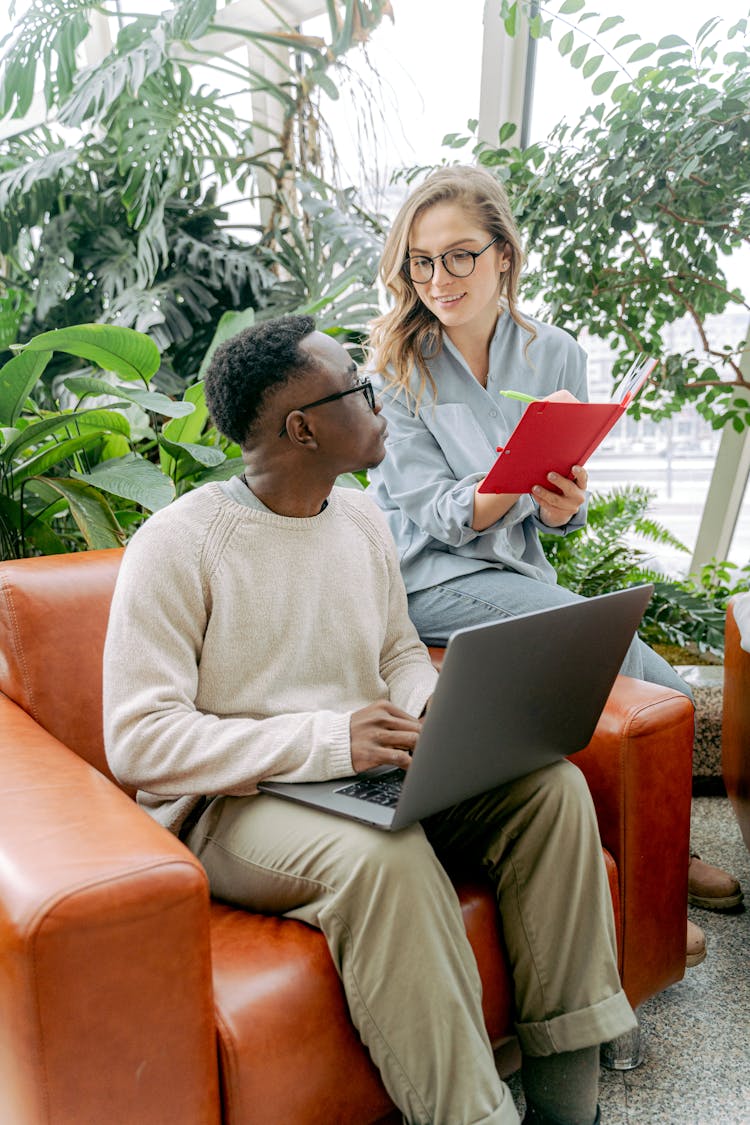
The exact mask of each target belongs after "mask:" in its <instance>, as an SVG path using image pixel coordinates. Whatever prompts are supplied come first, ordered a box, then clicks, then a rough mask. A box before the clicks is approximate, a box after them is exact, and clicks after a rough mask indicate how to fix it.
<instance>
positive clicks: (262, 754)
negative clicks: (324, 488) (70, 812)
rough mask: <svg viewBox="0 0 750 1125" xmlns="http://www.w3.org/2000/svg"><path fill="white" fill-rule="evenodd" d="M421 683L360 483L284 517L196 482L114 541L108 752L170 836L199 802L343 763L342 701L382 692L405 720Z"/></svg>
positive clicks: (387, 544)
mask: <svg viewBox="0 0 750 1125" xmlns="http://www.w3.org/2000/svg"><path fill="white" fill-rule="evenodd" d="M435 679H436V673H435V671H434V669H433V668H432V665H431V664H430V660H429V656H428V654H427V651H426V649H425V647H424V646H423V645H422V643H421V642H420V641H419V639H418V637H417V634H416V632H415V630H414V627H413V626H412V624H411V622H410V620H409V617H408V614H407V608H406V594H405V591H404V586H403V582H402V580H401V575H400V572H399V565H398V559H397V556H396V550H395V547H394V545H393V541H392V539H391V537H390V533H389V532H388V529H387V527H386V525H385V522H384V520H383V517H382V516H381V515H380V512H379V511H378V509H377V508H376V507H375V505H374V504H373V503H372V502H371V501H370V499H369V498H368V497H367V496H366V495H364V494H363V493H360V492H356V491H354V490H351V489H339V488H336V489H334V490H333V492H332V494H331V497H330V499H329V503H328V505H327V506H326V508H325V509H324V510H323V511H322V512H321V513H320V514H319V515H317V516H314V517H312V518H309V519H294V518H289V517H285V516H278V515H275V514H274V513H272V512H266V511H256V510H254V509H252V508H248V507H246V506H245V505H243V504H240V503H237V501H235V500H233V499H231V497H230V496H227V495H226V494H225V493H224V492H223V491H222V489H221V488H220V486H219V485H217V484H207V485H204V486H203V487H201V488H198V489H196V490H195V491H194V492H191V493H188V494H187V495H186V496H184V497H182V498H181V499H179V500H177V501H175V502H174V503H173V504H171V505H170V506H169V507H167V508H164V509H162V510H161V511H160V512H158V513H156V514H155V515H153V516H152V517H151V518H150V519H149V520H148V521H147V522H146V523H145V524H144V525H143V526H142V527H141V528H140V529H139V530H138V531H137V532H136V534H135V536H134V537H133V539H132V540H131V542H130V543H129V545H128V547H127V550H126V552H125V557H124V559H123V563H122V567H121V570H120V574H119V577H118V581H117V586H116V590H115V595H114V599H113V602H112V610H111V614H110V620H109V628H108V632H107V640H106V645H105V651H104V737H105V746H106V751H107V757H108V760H109V762H110V765H111V768H112V771H113V773H114V774H115V776H116V777H118V778H119V779H120V780H121V781H123V782H125V783H127V784H129V785H132V786H134V787H136V788H137V789H138V801H139V803H140V804H142V805H143V806H144V807H145V808H146V809H147V810H148V812H149V813H151V815H152V816H154V817H155V819H156V820H158V821H159V822H160V823H162V824H163V825H165V826H166V827H167V828H170V829H171V830H172V831H173V832H179V829H180V825H181V824H182V822H183V821H184V819H185V817H186V816H187V815H188V814H189V813H190V812H191V811H192V809H193V808H194V807H195V806H196V805H197V804H198V801H199V799H200V797H202V796H209V797H210V796H216V795H219V794H233V795H237V796H247V795H250V794H253V793H255V792H256V785H257V782H258V781H260V780H261V779H263V778H274V779H277V780H278V779H284V780H285V781H303V780H304V781H313V780H318V781H319V780H326V779H328V778H332V777H341V776H345V775H347V774H350V773H351V772H352V762H351V752H350V744H349V719H350V715H351V713H352V712H353V711H356V710H358V709H359V708H361V707H365V706H366V705H367V704H369V703H373V702H375V701H376V700H377V699H390V700H392V702H393V703H395V704H396V705H397V706H399V707H402V708H403V709H404V710H405V711H408V712H409V713H411V714H413V715H418V714H419V713H420V712H421V710H422V708H423V707H424V704H425V703H426V701H427V699H428V697H429V696H430V694H431V693H432V691H433V689H434V686H435Z"/></svg>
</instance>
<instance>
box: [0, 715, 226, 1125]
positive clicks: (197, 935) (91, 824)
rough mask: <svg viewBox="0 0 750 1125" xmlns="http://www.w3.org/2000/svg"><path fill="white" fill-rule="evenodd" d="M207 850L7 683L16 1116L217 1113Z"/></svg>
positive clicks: (0, 1068) (9, 1018)
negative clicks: (46, 725) (143, 803)
mask: <svg viewBox="0 0 750 1125" xmlns="http://www.w3.org/2000/svg"><path fill="white" fill-rule="evenodd" d="M208 913H209V894H208V886H207V881H206V877H205V873H204V872H203V870H202V868H201V867H200V864H199V863H198V862H197V861H196V860H195V858H194V857H193V856H192V855H191V854H190V853H189V852H188V850H187V849H186V848H185V847H184V846H183V845H182V844H181V843H180V841H179V840H177V839H176V838H175V837H173V836H172V835H171V834H170V833H169V832H167V831H166V830H165V829H163V828H161V827H160V826H159V825H157V824H156V823H155V822H154V821H152V820H151V819H150V818H149V817H148V816H147V815H146V814H145V813H144V812H143V811H142V810H141V809H139V808H138V807H137V805H135V804H134V802H133V801H131V800H130V798H128V797H127V796H126V795H125V794H124V793H122V792H120V791H119V790H118V789H117V787H116V786H114V785H113V784H112V783H111V782H110V781H108V780H107V779H106V778H105V777H103V776H102V775H101V774H100V773H98V771H97V770H95V769H94V768H93V767H92V766H90V765H88V763H86V762H84V761H83V760H82V759H81V758H79V757H78V756H77V755H76V754H74V753H73V752H72V751H71V750H69V749H68V748H67V747H65V746H64V745H63V744H62V743H61V742H59V741H58V740H57V739H55V738H54V737H53V736H52V735H50V734H49V733H48V732H47V731H45V730H44V729H43V728H42V727H41V726H39V725H38V724H37V723H36V722H35V721H34V720H33V719H32V718H30V716H29V715H27V714H26V712H25V711H23V710H21V709H20V708H19V707H17V706H16V705H15V704H14V703H12V702H11V701H10V700H8V699H7V698H6V697H5V696H0V963H2V966H3V969H2V975H1V976H0V1088H1V1089H2V1091H3V1105H4V1111H5V1113H6V1115H7V1118H8V1120H11V1119H12V1120H13V1122H14V1123H15V1125H37V1123H41V1122H49V1121H51V1120H53V1119H54V1120H55V1121H57V1122H60V1123H67V1122H71V1123H72V1122H74V1121H75V1122H81V1121H92V1122H93V1121H106V1120H110V1119H111V1117H112V1114H113V1113H114V1114H115V1116H116V1117H117V1120H118V1122H121V1123H122V1125H129V1123H131V1122H132V1123H133V1125H146V1123H148V1125H163V1123H164V1122H165V1121H167V1120H172V1121H180V1122H190V1123H191V1125H209V1123H210V1125H216V1122H217V1121H218V1108H217V1107H218V1077H217V1064H216V1044H215V1020H214V1013H213V999H212V987H211V964H210V945H209V931H208Z"/></svg>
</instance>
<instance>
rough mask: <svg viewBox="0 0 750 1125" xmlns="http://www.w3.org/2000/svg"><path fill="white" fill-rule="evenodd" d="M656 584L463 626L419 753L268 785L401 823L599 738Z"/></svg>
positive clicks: (311, 801) (335, 808)
mask: <svg viewBox="0 0 750 1125" xmlns="http://www.w3.org/2000/svg"><path fill="white" fill-rule="evenodd" d="M652 592H653V586H651V585H643V586H634V587H632V588H631V589H629V590H618V591H615V592H614V593H611V594H602V595H601V596H599V597H595V598H587V599H585V600H584V601H580V602H574V603H573V604H571V605H565V606H559V607H557V608H554V609H545V610H540V611H539V612H536V613H526V614H523V615H522V616H520V617H513V618H510V619H509V620H507V621H500V622H493V623H491V624H488V625H475V626H472V627H471V628H468V629H459V630H457V631H456V632H455V633H453V634H452V635H451V637H450V639H449V641H448V646H447V649H446V653H445V659H444V661H443V666H442V670H441V672H440V675H439V676H438V681H437V685H436V688H435V693H434V695H433V697H432V702H431V704H430V707H429V710H428V712H427V716H426V718H425V721H424V726H423V727H422V732H421V734H420V736H419V739H418V741H417V745H416V748H415V750H414V754H413V756H412V761H411V765H410V766H409V768H408V770H406V771H403V770H400V769H394V768H392V767H388V766H380V767H378V768H377V769H374V770H368V771H367V772H366V773H361V774H357V775H355V776H353V777H340V778H336V779H335V780H333V781H320V782H295V783H285V782H278V781H264V782H261V783H260V785H259V786H258V788H259V789H260V790H261V791H262V792H263V793H271V794H273V795H274V796H276V797H282V798H284V799H285V800H288V801H299V802H301V803H302V804H304V805H312V806H314V807H316V808H320V809H324V810H326V811H327V812H330V813H336V814H337V815H339V816H345V817H349V818H350V819H352V820H361V821H363V822H365V823H366V824H372V825H374V826H375V827H377V828H385V829H388V830H390V831H395V830H397V829H399V828H405V827H406V826H407V825H409V824H413V823H414V821H416V820H421V819H422V818H424V817H426V816H430V815H431V814H432V813H436V812H440V811H441V810H442V809H445V808H448V807H449V806H450V805H455V804H458V802H459V801H463V800H465V799H467V798H468V797H474V796H476V795H477V794H478V793H483V792H486V791H487V790H489V789H494V788H496V786H498V785H503V784H504V783H505V782H507V781H512V780H513V779H514V778H517V777H523V776H524V775H525V774H527V773H531V772H532V770H536V769H539V768H540V767H542V766H547V765H550V764H551V763H552V762H556V761H558V760H559V759H560V758H563V757H566V756H567V755H569V754H575V752H576V751H577V750H582V749H583V748H584V746H586V745H587V744H588V742H589V741H590V739H591V736H592V734H593V733H594V728H595V727H596V724H597V722H598V720H599V716H600V715H601V713H602V710H603V709H604V704H605V703H606V701H607V696H608V695H609V692H610V689H611V687H612V684H613V683H614V681H615V677H616V676H617V673H618V671H619V668H620V665H621V663H622V660H623V658H624V656H625V653H626V652H627V649H628V646H629V644H630V642H631V640H632V638H633V634H634V633H635V630H636V629H637V628H638V624H639V622H640V620H641V617H642V615H643V611H644V609H645V608H646V605H647V603H648V601H649V598H650V597H651V594H652Z"/></svg>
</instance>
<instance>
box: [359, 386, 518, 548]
mask: <svg viewBox="0 0 750 1125" xmlns="http://www.w3.org/2000/svg"><path fill="white" fill-rule="evenodd" d="M382 402H383V412H384V414H385V416H386V418H387V421H388V439H387V442H386V447H387V453H386V457H385V460H384V461H382V462H381V464H380V465H379V466H378V467H377V468H376V469H374V470H372V471H371V473H370V476H371V479H372V480H373V482H377V484H378V486H379V487H380V488H381V489H383V490H384V491H385V493H386V494H387V497H388V501H389V503H390V504H391V505H393V506H395V507H396V508H399V509H400V510H401V511H402V512H403V513H404V514H405V515H406V516H407V517H408V518H409V519H410V520H411V522H412V523H413V524H415V525H416V526H417V527H418V528H420V530H421V531H423V532H426V533H427V534H428V535H430V536H432V538H433V539H436V540H437V541H438V542H440V543H445V544H446V546H448V547H451V548H453V549H457V548H461V547H464V546H466V544H468V543H471V542H472V541H474V540H477V539H481V538H482V537H491V536H492V535H494V534H495V533H496V532H497V531H498V530H503V529H508V528H511V527H513V526H514V525H515V524H517V523H522V522H523V520H524V519H526V518H527V516H529V515H530V514H531V512H532V511H533V501H532V499H531V497H529V496H522V497H520V498H519V499H518V500H517V501H516V502H515V503H514V504H513V505H512V506H511V507H510V509H509V510H508V511H507V512H506V513H505V515H503V516H502V517H501V518H500V519H499V520H497V521H496V522H495V523H493V524H491V525H490V527H488V528H485V529H484V530H483V531H475V529H474V528H473V527H472V526H471V524H472V520H473V518H474V492H475V489H476V487H477V485H478V484H479V482H480V481H481V480H482V478H483V477H484V476H486V474H487V471H488V470H489V467H490V465H491V464H492V459H493V450H492V448H491V447H490V446H489V445H488V444H487V442H486V440H485V439H483V437H482V435H481V434H480V435H479V440H480V442H481V444H480V445H479V448H480V449H481V451H482V458H481V459H482V464H483V465H485V466H486V467H485V468H483V469H482V470H480V471H476V472H472V473H467V474H463V475H460V476H458V475H457V474H456V471H455V467H454V465H452V464H451V462H450V460H449V456H450V452H451V451H454V453H455V452H457V451H459V450H461V449H463V450H465V451H474V450H476V448H477V444H478V439H477V434H476V432H474V430H473V429H471V428H469V427H470V426H471V422H472V419H471V411H470V409H469V407H468V406H463V405H460V406H458V407H457V406H455V405H453V404H451V405H450V406H449V407H447V408H446V407H440V406H438V407H435V408H431V407H430V406H427V407H425V408H424V409H423V410H422V411H420V412H419V413H418V414H414V413H413V412H412V411H411V410H410V409H409V408H408V407H407V406H406V405H404V403H403V402H401V401H399V400H398V399H397V397H396V396H395V395H394V394H393V393H392V392H389V391H386V392H385V394H384V395H383V398H382ZM430 410H432V414H430ZM423 415H424V416H425V417H429V420H430V423H431V425H430V426H428V425H427V424H426V422H425V417H423ZM462 427H463V429H462ZM441 439H442V445H441ZM448 443H450V446H451V449H450V450H449V449H447V448H446V447H447V445H448ZM485 446H486V448H484V447H485ZM469 456H472V457H473V452H470V453H469ZM456 460H457V458H456V457H455V456H454V464H455V461H456Z"/></svg>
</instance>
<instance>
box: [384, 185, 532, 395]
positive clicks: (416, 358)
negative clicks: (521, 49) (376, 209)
mask: <svg viewBox="0 0 750 1125" xmlns="http://www.w3.org/2000/svg"><path fill="white" fill-rule="evenodd" d="M436 203H455V204H457V205H458V206H459V207H461V208H462V209H463V211H464V212H465V214H466V217H467V219H469V221H470V222H473V223H475V224H476V225H477V226H479V227H481V229H482V230H486V231H487V234H488V235H490V236H493V235H494V236H496V237H497V238H498V240H499V241H500V242H501V243H502V242H504V243H505V248H504V252H505V255H506V257H509V260H510V266H509V268H508V269H507V270H506V271H505V273H503V274H502V275H501V277H500V282H499V284H500V288H499V306H500V305H503V306H505V307H506V308H507V310H508V313H509V315H510V316H511V317H512V318H513V320H514V321H515V322H516V324H518V325H520V326H521V327H522V328H524V329H526V331H527V332H529V334H530V338H529V341H528V342H527V345H526V346H527V347H528V344H529V343H531V341H532V340H533V339H534V337H535V336H536V331H535V329H534V327H533V325H532V324H529V323H528V322H527V321H525V320H524V319H523V317H522V316H521V315H520V314H519V312H518V307H517V294H518V279H519V276H520V273H521V268H522V266H523V250H522V248H521V236H520V234H519V232H518V228H517V226H516V224H515V220H514V219H513V215H512V213H511V209H510V203H509V202H508V196H507V194H506V192H505V189H504V188H503V186H502V184H501V183H500V181H499V180H497V179H495V177H494V176H493V175H492V174H491V173H490V172H488V171H486V170H485V169H484V168H475V167H473V166H472V165H467V164H457V165H453V166H452V167H448V168H440V169H438V170H437V171H436V172H432V173H431V174H430V175H429V176H428V177H427V179H426V180H424V181H423V183H421V184H420V185H419V187H417V188H416V189H415V190H414V191H413V192H412V193H411V195H410V196H409V197H408V199H407V200H406V202H405V203H404V204H403V205H402V207H401V209H400V211H399V212H398V214H397V215H396V218H395V219H394V221H393V225H392V227H391V231H390V234H389V235H388V238H387V239H386V242H385V248H384V250H383V256H382V258H381V260H380V271H379V272H380V278H381V280H382V282H383V284H384V286H385V287H386V289H387V290H388V292H389V293H390V294H391V295H392V297H393V305H392V307H391V308H390V309H389V310H388V312H387V313H385V314H384V315H383V316H379V317H377V318H376V319H375V320H373V321H372V323H371V325H370V347H369V357H368V366H370V367H372V368H374V369H375V370H376V371H380V372H382V374H383V375H384V377H385V379H386V385H387V386H389V387H393V388H396V390H397V392H398V391H403V394H404V398H405V400H406V402H407V403H408V402H409V401H410V400H412V399H413V400H414V408H415V410H418V409H419V403H420V401H421V399H422V396H423V395H424V393H425V390H426V388H427V386H428V385H429V387H430V389H431V391H432V394H433V396H435V397H437V387H436V386H435V380H434V379H433V377H432V374H431V372H430V369H429V367H428V365H427V361H428V360H430V359H432V358H433V357H434V356H435V355H437V353H438V352H439V351H440V349H441V347H442V343H443V332H442V326H441V324H440V321H439V320H438V319H437V317H436V316H434V314H433V313H431V312H430V311H429V309H427V308H426V307H425V305H423V304H422V301H421V300H420V298H419V296H418V294H417V291H416V289H415V288H414V285H413V284H412V282H411V281H409V279H408V278H407V277H406V276H405V274H404V273H403V271H402V267H403V264H404V260H405V258H406V257H407V256H408V253H409V236H410V234H411V229H412V225H413V224H414V221H415V219H416V218H417V217H418V216H419V215H421V214H422V213H423V212H424V211H426V210H427V209H428V208H429V207H434V206H435V204H436ZM415 367H416V370H417V373H418V375H419V385H418V389H417V393H416V395H415V394H414V393H413V391H412V390H411V386H410V384H411V374H412V371H413V370H414V368H415Z"/></svg>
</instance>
